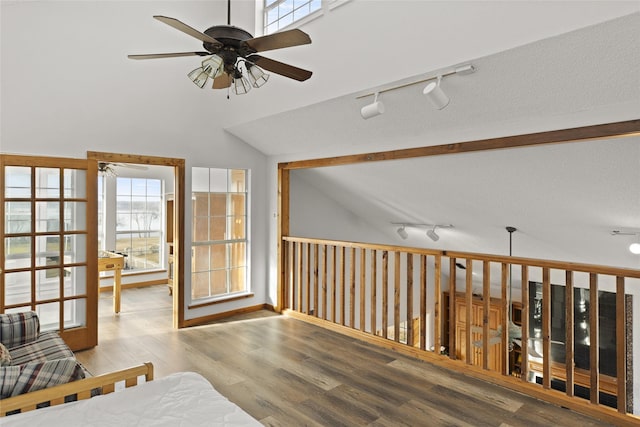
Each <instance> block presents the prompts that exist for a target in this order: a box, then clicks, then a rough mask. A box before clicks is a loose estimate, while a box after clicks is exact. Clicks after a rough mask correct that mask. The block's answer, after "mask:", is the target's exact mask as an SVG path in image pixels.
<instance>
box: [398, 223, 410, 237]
mask: <svg viewBox="0 0 640 427" xmlns="http://www.w3.org/2000/svg"><path fill="white" fill-rule="evenodd" d="M398 235H399V236H400V237H402V240H407V237H409V233H407V230H405V229H404V225H403V226H402V227H400V228H398Z"/></svg>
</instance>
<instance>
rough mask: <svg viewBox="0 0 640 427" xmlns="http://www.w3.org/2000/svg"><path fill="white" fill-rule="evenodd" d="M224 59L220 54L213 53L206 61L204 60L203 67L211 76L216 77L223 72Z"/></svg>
mask: <svg viewBox="0 0 640 427" xmlns="http://www.w3.org/2000/svg"><path fill="white" fill-rule="evenodd" d="M222 66H223V61H222V58H220V57H219V56H218V55H213V56H211V57H209V58H207V59H205V60H204V61H202V69H203V70H204V71H205V72H206V73H207V75H208V76H209V77H211V78H212V79H215V78H216V77H218V76H219V75H220V74H222V72H223V69H222Z"/></svg>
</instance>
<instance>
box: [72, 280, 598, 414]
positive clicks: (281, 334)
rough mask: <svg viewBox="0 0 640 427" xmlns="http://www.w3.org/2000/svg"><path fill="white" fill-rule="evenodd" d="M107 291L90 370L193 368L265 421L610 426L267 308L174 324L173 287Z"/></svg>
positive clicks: (86, 358) (83, 357)
mask: <svg viewBox="0 0 640 427" xmlns="http://www.w3.org/2000/svg"><path fill="white" fill-rule="evenodd" d="M111 309H112V306H111V294H110V293H103V294H101V296H100V309H99V345H98V346H97V347H95V348H93V349H91V350H86V351H82V352H78V353H77V357H78V359H79V360H80V361H81V362H82V363H83V364H84V365H85V366H86V367H87V369H89V370H90V371H91V372H92V373H93V374H101V373H105V372H109V371H113V370H117V369H122V368H126V367H130V366H133V365H136V364H139V363H141V362H146V361H150V362H153V364H154V366H155V376H156V378H160V377H163V376H166V375H168V374H170V373H173V372H179V371H195V372H198V373H200V374H202V375H203V376H205V377H206V378H207V379H208V380H209V381H210V382H211V384H213V386H214V387H215V388H216V389H217V390H218V391H220V392H221V393H222V394H223V395H225V396H226V397H227V398H229V399H230V400H231V401H233V402H235V403H236V404H237V405H238V406H240V407H241V408H243V409H244V410H245V411H246V412H248V413H249V414H251V415H252V416H253V417H255V418H256V419H258V420H259V421H260V422H262V424H264V425H267V426H332V427H333V426H495V427H498V426H500V427H507V426H527V427H531V426H545V427H546V426H605V425H607V424H604V423H602V422H600V421H597V420H594V419H592V418H589V417H585V416H582V415H579V414H577V413H575V412H572V411H570V410H568V409H563V408H560V407H556V406H554V405H551V404H547V403H543V402H540V401H538V400H536V399H533V398H530V397H527V396H524V395H521V394H518V393H514V392H512V391H509V390H506V389H504V388H501V387H498V386H493V385H490V384H487V383H484V382H482V381H479V380H475V379H472V378H468V377H465V376H464V375H460V374H458V373H453V372H450V371H447V370H444V369H441V368H438V367H434V366H431V365H430V364H428V363H425V362H422V361H419V360H415V359H412V358H409V357H405V356H402V355H399V354H397V353H395V352H393V351H390V350H385V349H381V348H378V347H375V346H372V345H369V344H367V343H364V342H361V341H358V340H356V339H353V338H350V337H346V336H343V335H340V334H337V333H334V332H331V331H328V330H325V329H323V328H320V327H317V326H314V325H310V324H307V323H305V322H302V321H299V320H296V319H292V318H289V317H286V316H280V315H277V314H275V313H271V312H269V311H260V312H256V313H252V314H250V315H242V316H236V317H233V318H230V319H227V320H224V321H219V322H216V323H213V324H210V325H206V326H198V327H193V328H187V329H182V330H173V329H172V328H171V297H170V296H169V294H168V292H167V288H166V286H153V287H149V288H139V289H127V290H124V291H123V293H122V311H121V313H120V314H118V315H115V314H113V312H112V311H111Z"/></svg>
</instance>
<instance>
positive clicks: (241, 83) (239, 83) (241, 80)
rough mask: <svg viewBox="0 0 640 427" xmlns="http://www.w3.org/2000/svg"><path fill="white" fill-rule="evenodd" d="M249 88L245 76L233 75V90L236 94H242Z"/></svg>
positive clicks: (249, 84) (249, 85)
mask: <svg viewBox="0 0 640 427" xmlns="http://www.w3.org/2000/svg"><path fill="white" fill-rule="evenodd" d="M250 90H251V83H249V80H247V78H246V77H245V76H240V77H235V78H234V79H233V91H234V92H235V94H236V95H244V94H245V93H247V92H249V91H250Z"/></svg>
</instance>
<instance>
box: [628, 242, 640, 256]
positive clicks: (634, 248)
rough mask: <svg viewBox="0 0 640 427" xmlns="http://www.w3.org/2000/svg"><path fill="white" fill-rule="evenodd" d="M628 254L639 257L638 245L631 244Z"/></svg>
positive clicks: (639, 249)
mask: <svg viewBox="0 0 640 427" xmlns="http://www.w3.org/2000/svg"><path fill="white" fill-rule="evenodd" d="M629 252H631V253H632V254H635V255H640V243H632V244H631V245H629Z"/></svg>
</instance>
